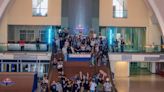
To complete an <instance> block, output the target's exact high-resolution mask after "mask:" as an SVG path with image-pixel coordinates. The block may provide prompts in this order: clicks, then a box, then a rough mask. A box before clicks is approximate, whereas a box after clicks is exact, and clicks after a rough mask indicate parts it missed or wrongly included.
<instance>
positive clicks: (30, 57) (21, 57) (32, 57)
mask: <svg viewBox="0 0 164 92" xmlns="http://www.w3.org/2000/svg"><path fill="white" fill-rule="evenodd" d="M14 59H15V60H37V56H36V55H14Z"/></svg>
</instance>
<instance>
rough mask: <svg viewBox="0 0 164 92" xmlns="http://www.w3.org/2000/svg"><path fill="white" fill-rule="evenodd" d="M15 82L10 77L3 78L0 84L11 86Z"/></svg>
mask: <svg viewBox="0 0 164 92" xmlns="http://www.w3.org/2000/svg"><path fill="white" fill-rule="evenodd" d="M14 84H16V83H15V82H14V81H12V80H11V79H10V78H5V79H4V80H3V81H1V82H0V85H1V86H12V85H14Z"/></svg>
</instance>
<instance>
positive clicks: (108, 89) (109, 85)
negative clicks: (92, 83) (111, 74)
mask: <svg viewBox="0 0 164 92" xmlns="http://www.w3.org/2000/svg"><path fill="white" fill-rule="evenodd" d="M103 86H104V91H105V92H108V91H109V92H110V91H111V87H112V84H111V83H109V82H105V83H104V85H103Z"/></svg>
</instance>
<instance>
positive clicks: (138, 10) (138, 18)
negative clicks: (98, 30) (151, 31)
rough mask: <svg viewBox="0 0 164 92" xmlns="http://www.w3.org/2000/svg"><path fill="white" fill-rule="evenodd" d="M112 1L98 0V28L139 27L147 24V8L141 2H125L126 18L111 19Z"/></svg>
mask: <svg viewBox="0 0 164 92" xmlns="http://www.w3.org/2000/svg"><path fill="white" fill-rule="evenodd" d="M112 1H113V0H100V13H99V14H100V26H109V25H111V26H139V27H143V26H144V27H145V26H147V24H148V17H147V16H148V12H147V7H146V5H145V3H144V1H143V0H127V3H128V4H127V8H128V18H125V19H122V18H113V14H112V12H113V8H112Z"/></svg>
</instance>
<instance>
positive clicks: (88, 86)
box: [43, 30, 112, 92]
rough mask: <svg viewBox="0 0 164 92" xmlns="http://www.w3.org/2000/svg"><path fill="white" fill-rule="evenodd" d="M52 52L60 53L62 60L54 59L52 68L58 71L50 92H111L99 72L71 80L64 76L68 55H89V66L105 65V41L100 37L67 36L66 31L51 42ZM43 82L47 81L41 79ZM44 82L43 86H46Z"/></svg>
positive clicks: (106, 79) (105, 75)
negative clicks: (57, 78)
mask: <svg viewBox="0 0 164 92" xmlns="http://www.w3.org/2000/svg"><path fill="white" fill-rule="evenodd" d="M52 47H53V48H52V52H53V54H54V53H57V52H59V51H61V52H62V53H63V55H64V58H59V59H57V58H54V59H53V62H52V64H53V66H54V68H55V69H56V70H57V71H58V75H59V76H58V77H59V80H58V81H55V80H54V81H52V82H51V83H50V84H51V87H50V89H51V91H52V92H111V90H112V85H111V82H110V80H109V78H108V76H107V74H106V73H105V72H104V71H103V70H100V71H99V73H96V74H94V75H89V73H87V74H83V73H82V72H79V74H75V75H74V76H72V77H71V78H67V77H66V76H65V74H64V65H63V64H64V63H63V62H64V61H67V56H68V54H74V53H90V54H91V60H90V64H91V65H93V66H94V65H97V66H100V65H101V64H104V65H106V64H107V55H108V50H109V49H108V45H107V39H105V38H103V37H102V36H101V35H100V36H98V37H96V36H84V35H82V33H81V32H80V33H79V35H69V34H68V31H67V30H64V31H62V32H59V33H58V38H55V39H54V40H53V42H52ZM43 80H47V79H46V78H43ZM47 82H48V81H47ZM47 82H44V83H45V84H48V83H47Z"/></svg>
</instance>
